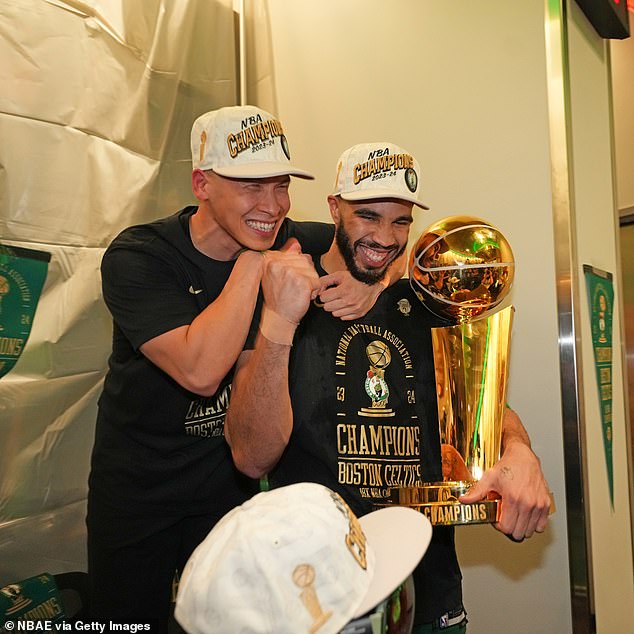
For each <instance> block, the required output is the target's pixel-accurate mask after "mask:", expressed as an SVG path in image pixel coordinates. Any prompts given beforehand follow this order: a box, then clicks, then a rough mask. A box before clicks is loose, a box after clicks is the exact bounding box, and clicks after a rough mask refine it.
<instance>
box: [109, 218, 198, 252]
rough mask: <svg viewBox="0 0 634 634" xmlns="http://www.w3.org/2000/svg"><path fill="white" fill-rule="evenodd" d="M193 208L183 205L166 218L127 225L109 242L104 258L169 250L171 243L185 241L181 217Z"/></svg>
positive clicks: (176, 244)
mask: <svg viewBox="0 0 634 634" xmlns="http://www.w3.org/2000/svg"><path fill="white" fill-rule="evenodd" d="M195 210H196V208H195V207H185V208H184V209H181V210H180V211H178V212H177V213H175V214H172V215H171V216H167V217H166V218H160V219H158V220H154V221H152V222H148V223H144V224H138V225H132V226H130V227H127V228H126V229H124V230H123V231H122V232H121V233H120V234H119V235H118V236H117V237H116V238H115V239H114V240H113V241H112V242H111V243H110V245H109V246H108V248H107V249H106V252H105V254H104V260H108V259H111V258H112V256H116V257H118V256H119V255H121V254H122V253H124V252H128V253H130V254H157V255H158V254H159V253H161V252H163V251H165V250H166V249H167V250H168V251H171V248H172V247H171V245H173V246H178V244H179V243H180V242H181V241H185V233H184V231H183V224H182V223H183V218H185V217H188V216H190V215H191V214H192V213H193V212H194V211H195Z"/></svg>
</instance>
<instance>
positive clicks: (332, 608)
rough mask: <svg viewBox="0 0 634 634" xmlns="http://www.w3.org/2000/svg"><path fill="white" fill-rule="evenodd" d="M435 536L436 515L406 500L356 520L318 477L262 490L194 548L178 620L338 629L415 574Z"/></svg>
mask: <svg viewBox="0 0 634 634" xmlns="http://www.w3.org/2000/svg"><path fill="white" fill-rule="evenodd" d="M431 534H432V529H431V524H430V523H429V520H427V518H426V517H425V516H424V515H423V514H422V513H419V512H417V511H415V510H413V509H410V508H406V507H398V506H394V507H387V508H383V509H380V510H378V511H375V512H373V513H370V514H368V515H366V516H364V517H361V518H359V519H357V517H356V516H355V515H354V513H353V512H352V511H351V510H350V508H349V507H348V506H347V504H346V503H345V502H344V501H343V499H342V498H341V497H340V496H339V495H338V494H337V493H334V492H333V491H331V490H330V489H328V488H326V487H324V486H322V485H320V484H314V483H307V482H303V483H300V484H292V485H289V486H286V487H281V488H278V489H273V490H271V491H267V492H265V493H259V494H257V495H256V496H254V497H253V498H251V499H250V500H248V501H247V502H245V503H244V504H242V506H238V507H236V508H235V509H233V510H232V511H230V512H229V513H228V514H227V515H225V517H223V518H222V519H221V520H220V522H218V524H216V526H215V527H214V528H213V529H212V531H211V532H210V533H209V535H208V536H207V537H206V538H205V540H204V541H203V542H202V543H201V544H200V545H199V546H198V547H197V548H196V550H195V551H194V552H193V553H192V555H191V557H190V559H189V561H188V562H187V565H186V566H185V569H184V570H183V574H182V576H181V580H180V584H179V590H178V595H177V598H176V610H175V616H176V620H177V621H178V622H179V623H180V624H181V625H182V627H183V628H184V629H185V630H186V631H187V632H189V634H212V632H213V633H214V634H217V633H218V634H222V633H226V634H235V633H236V632H249V634H257V633H265V632H267V633H269V632H274V633H275V634H298V633H302V632H305V633H306V634H308V633H309V632H316V633H317V634H335V633H336V632H339V631H340V630H341V629H342V628H343V627H344V626H345V625H346V623H348V622H349V621H350V620H351V619H353V618H357V617H359V616H361V615H364V614H366V613H367V612H369V611H370V610H372V609H373V608H374V607H376V606H377V605H378V604H380V603H381V602H382V601H383V600H385V599H386V598H387V597H388V596H389V595H390V594H391V593H392V592H393V591H394V590H395V589H396V588H397V587H398V586H399V585H400V584H401V583H402V582H403V581H404V580H405V579H406V578H407V577H408V576H409V575H410V574H411V573H412V571H413V570H414V568H415V567H416V566H417V565H418V562H419V561H420V560H421V558H422V557H423V555H424V554H425V551H426V550H427V547H428V545H429V542H430V540H431Z"/></svg>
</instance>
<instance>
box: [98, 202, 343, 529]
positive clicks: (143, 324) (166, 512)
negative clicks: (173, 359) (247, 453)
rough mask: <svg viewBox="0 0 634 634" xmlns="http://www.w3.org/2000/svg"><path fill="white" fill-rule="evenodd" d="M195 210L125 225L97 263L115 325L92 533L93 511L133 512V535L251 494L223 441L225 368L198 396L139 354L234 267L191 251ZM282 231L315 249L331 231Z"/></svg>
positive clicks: (193, 312)
mask: <svg viewBox="0 0 634 634" xmlns="http://www.w3.org/2000/svg"><path fill="white" fill-rule="evenodd" d="M195 211H196V207H188V208H185V209H183V210H181V211H180V212H178V213H177V214H174V215H173V216H170V217H169V218H165V219H162V220H158V221H156V222H153V223H149V224H146V225H138V226H134V227H130V228H128V229H126V230H124V231H123V232H122V233H121V234H120V235H119V236H118V237H117V238H116V239H115V240H114V241H113V242H112V244H111V245H110V247H109V248H108V249H107V251H106V253H105V255H104V258H103V261H102V269H101V270H102V282H103V294H104V299H105V301H106V304H107V305H108V308H109V309H110V312H111V313H112V315H113V321H114V331H113V347H112V354H111V357H110V359H109V371H108V373H107V376H106V379H105V383H104V389H103V393H102V395H101V398H100V400H99V411H98V417H97V426H96V432H95V445H94V449H93V455H92V466H91V474H90V495H89V518H90V517H92V519H93V520H94V521H93V522H92V526H93V528H94V529H95V530H99V525H100V522H99V518H101V517H103V518H108V519H111V518H113V517H128V518H137V520H138V522H137V526H136V528H135V529H134V530H133V531H132V532H133V533H135V535H134V537H135V538H137V537H138V532H139V531H147V532H150V531H151V530H154V529H156V527H157V523H158V524H163V525H167V524H168V523H169V522H171V521H173V518H174V517H178V516H182V515H183V514H197V513H205V514H216V516H217V518H218V519H219V518H220V517H222V516H223V515H224V514H225V513H226V512H227V511H229V510H230V509H231V508H233V507H234V506H236V505H238V504H241V503H242V502H244V501H245V500H246V499H247V498H248V497H250V496H251V495H252V494H253V493H255V492H257V482H256V481H254V480H252V479H250V478H247V477H245V476H243V475H242V474H240V473H239V472H238V471H237V470H236V469H235V468H234V466H233V461H232V458H231V453H230V451H229V448H228V447H227V444H226V442H225V439H224V419H225V413H226V409H227V405H228V401H229V396H230V391H231V380H232V377H233V369H232V370H231V371H230V372H229V373H228V374H227V376H226V377H225V378H224V380H223V381H222V383H221V385H220V387H219V388H218V390H217V392H216V393H215V394H214V395H213V396H211V397H202V396H200V395H197V394H194V393H191V392H189V391H188V390H186V389H185V388H183V387H182V386H180V385H179V384H178V383H177V382H176V381H174V380H173V379H172V378H171V377H170V376H169V375H168V374H166V373H165V372H163V371H162V370H161V369H160V368H158V367H157V366H155V365H154V364H153V363H151V362H150V361H149V360H148V359H147V358H146V357H145V356H144V355H143V354H141V352H139V347H140V346H141V345H142V344H143V343H144V342H146V341H148V340H150V339H152V338H153V337H156V336H158V335H160V334H163V333H165V332H168V331H170V330H173V329H174V328H177V327H179V326H183V325H187V324H189V323H191V322H192V321H193V319H194V318H195V317H196V316H197V315H198V314H199V313H200V312H201V311H202V310H203V309H204V308H205V307H206V306H207V305H208V304H209V303H211V302H212V301H214V300H215V299H216V298H217V297H218V295H219V294H220V292H221V291H222V289H223V287H224V285H225V283H226V281H227V279H228V278H229V276H230V274H231V271H232V270H233V266H234V263H235V262H234V261H231V262H222V261H216V260H213V259H211V258H208V257H207V256H205V255H203V254H202V253H200V252H199V251H198V250H196V249H195V248H194V247H193V245H192V242H191V239H190V236H189V219H190V217H191V215H192V214H193V213H194V212H195ZM291 236H295V237H297V238H298V239H299V241H300V243H301V245H302V247H303V249H304V251H305V252H308V253H320V252H324V251H326V250H327V248H328V247H329V245H330V242H331V240H332V236H333V228H332V226H329V225H324V224H321V223H294V222H292V221H290V220H286V221H284V223H283V225H282V227H281V229H280V232H279V234H278V238H277V240H276V245H275V247H274V248H277V247H279V246H280V245H282V244H283V243H284V242H285V241H286V240H287V239H288V238H289V237H291ZM150 517H151V518H152V519H149V518H150ZM105 525H106V524H104V526H105ZM152 526H153V528H152ZM130 537H131V538H132V536H130ZM119 539H120V540H122V541H125V539H126V536H125V535H121V536H120V537H119Z"/></svg>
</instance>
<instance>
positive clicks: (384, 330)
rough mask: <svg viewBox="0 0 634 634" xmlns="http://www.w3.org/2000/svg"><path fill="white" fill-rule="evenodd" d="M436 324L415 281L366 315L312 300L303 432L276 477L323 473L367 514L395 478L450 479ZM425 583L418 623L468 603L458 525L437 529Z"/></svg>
mask: <svg viewBox="0 0 634 634" xmlns="http://www.w3.org/2000/svg"><path fill="white" fill-rule="evenodd" d="M318 268H319V267H318ZM322 273H323V271H322ZM435 325H440V323H439V322H438V319H437V318H435V317H434V316H433V315H431V313H429V312H428V311H427V310H426V309H425V308H424V307H423V306H422V305H421V303H420V301H419V300H418V299H417V298H416V296H415V295H414V293H413V292H412V291H411V289H410V287H409V284H408V282H407V281H406V280H401V281H399V282H398V283H397V284H395V285H393V286H391V287H389V288H388V289H386V290H385V291H384V292H383V293H382V294H381V295H380V297H379V299H378V300H377V302H376V305H375V306H374V307H373V308H372V310H371V311H370V312H369V313H368V314H367V315H366V316H365V317H363V318H361V319H359V320H356V321H352V322H350V321H341V320H339V319H336V318H334V317H332V315H331V314H330V313H327V312H325V311H324V310H323V309H321V308H319V307H317V306H316V305H314V304H311V306H310V308H309V310H308V312H307V314H306V315H305V317H304V318H303V319H302V322H301V324H300V326H299V328H298V330H297V333H296V336H295V339H294V343H293V349H292V352H291V361H290V366H289V373H290V374H289V376H290V394H291V400H292V406H293V420H294V423H293V432H292V434H291V438H290V442H289V444H288V447H287V448H286V450H285V452H284V454H283V456H282V458H281V460H280V461H279V463H278V465H277V466H276V468H275V469H274V470H273V471H272V473H271V474H270V476H269V479H270V482H271V485H272V486H284V485H286V484H291V483H293V482H297V481H306V480H308V481H313V482H319V483H321V484H324V485H326V486H328V487H330V488H331V489H334V490H336V491H338V492H340V493H341V494H342V495H343V497H344V499H345V500H346V501H347V502H348V504H349V505H350V506H351V508H352V509H353V511H354V512H355V513H356V514H358V515H364V514H366V513H369V512H371V511H372V510H374V509H375V508H376V507H375V504H376V503H377V502H381V501H383V500H384V499H385V497H386V496H387V495H389V488H390V487H393V486H413V485H420V484H421V483H422V482H425V481H427V482H429V481H438V480H442V469H441V463H440V439H439V432H438V411H437V403H436V380H435V373H434V365H433V355H432V349H431V330H430V328H431V327H432V326H435ZM398 538H399V536H398V526H395V527H394V539H396V540H397V539H398ZM415 582H416V599H417V601H416V603H417V615H416V622H417V623H426V622H431V621H433V620H434V619H436V618H438V617H439V616H441V615H442V614H444V613H445V612H447V611H448V610H450V609H453V608H455V607H457V606H459V605H460V604H461V598H462V595H461V574H460V569H459V566H458V561H457V557H456V553H455V548H454V532H453V528H451V527H435V528H434V532H433V538H432V544H431V546H430V548H429V550H428V551H427V553H426V555H425V557H424V559H423V561H422V563H421V565H420V566H419V568H418V569H417V571H416V573H415Z"/></svg>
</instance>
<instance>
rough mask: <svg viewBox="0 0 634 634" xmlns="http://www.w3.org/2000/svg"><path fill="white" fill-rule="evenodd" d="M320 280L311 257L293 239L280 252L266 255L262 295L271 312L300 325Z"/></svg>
mask: <svg viewBox="0 0 634 634" xmlns="http://www.w3.org/2000/svg"><path fill="white" fill-rule="evenodd" d="M318 288H319V276H318V275H317V271H315V267H314V265H313V262H312V260H311V258H310V256H309V255H305V254H303V253H302V250H301V247H300V245H299V243H298V242H297V240H295V239H294V238H291V239H290V240H289V241H288V242H287V243H286V244H285V245H284V247H282V249H281V250H279V251H266V252H265V253H264V272H263V275H262V291H263V293H264V302H265V304H266V306H267V308H269V309H270V310H272V311H274V312H275V313H277V314H278V315H279V316H280V317H283V318H284V319H286V320H287V321H289V322H292V323H295V324H297V323H299V321H300V320H301V318H302V317H303V316H304V315H305V313H306V311H307V310H308V306H309V305H310V300H311V295H312V294H313V291H315V290H316V289H318Z"/></svg>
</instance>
